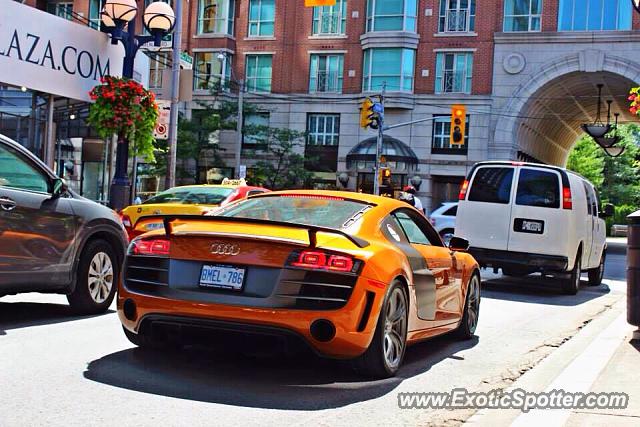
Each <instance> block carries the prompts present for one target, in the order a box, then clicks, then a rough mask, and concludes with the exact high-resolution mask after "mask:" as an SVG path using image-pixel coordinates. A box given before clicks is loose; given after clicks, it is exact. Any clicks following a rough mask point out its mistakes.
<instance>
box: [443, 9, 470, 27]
mask: <svg viewBox="0 0 640 427" xmlns="http://www.w3.org/2000/svg"><path fill="white" fill-rule="evenodd" d="M468 17H469V14H468V11H467V10H448V11H447V15H446V22H445V31H446V32H467V31H469V19H468Z"/></svg>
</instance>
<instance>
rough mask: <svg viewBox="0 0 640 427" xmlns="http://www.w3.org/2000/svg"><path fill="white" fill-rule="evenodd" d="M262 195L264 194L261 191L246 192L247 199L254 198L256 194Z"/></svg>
mask: <svg viewBox="0 0 640 427" xmlns="http://www.w3.org/2000/svg"><path fill="white" fill-rule="evenodd" d="M262 193H264V191H262V190H251V191H249V192H247V197H249V196H255V195H256V194H262Z"/></svg>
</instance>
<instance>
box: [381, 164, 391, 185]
mask: <svg viewBox="0 0 640 427" xmlns="http://www.w3.org/2000/svg"><path fill="white" fill-rule="evenodd" d="M378 182H379V183H380V185H382V186H389V187H390V186H391V169H389V168H380V176H379V177H378Z"/></svg>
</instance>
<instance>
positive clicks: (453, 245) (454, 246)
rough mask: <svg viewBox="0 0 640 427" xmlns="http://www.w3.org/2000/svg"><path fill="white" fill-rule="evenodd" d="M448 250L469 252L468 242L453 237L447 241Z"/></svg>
mask: <svg viewBox="0 0 640 427" xmlns="http://www.w3.org/2000/svg"><path fill="white" fill-rule="evenodd" d="M449 249H451V250H452V251H458V252H466V251H468V250H469V241H468V240H467V239H463V238H462V237H455V236H453V237H452V238H451V240H450V241H449Z"/></svg>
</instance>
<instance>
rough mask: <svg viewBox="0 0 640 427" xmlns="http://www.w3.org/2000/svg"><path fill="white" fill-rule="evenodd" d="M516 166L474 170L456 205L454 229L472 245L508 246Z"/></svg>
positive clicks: (505, 248) (496, 247) (485, 167)
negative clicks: (466, 188)
mask: <svg viewBox="0 0 640 427" xmlns="http://www.w3.org/2000/svg"><path fill="white" fill-rule="evenodd" d="M515 170H516V168H515V167H514V166H511V165H486V166H479V167H478V168H476V170H475V171H474V172H473V174H472V176H471V179H470V184H469V188H468V191H467V196H466V198H465V200H460V203H459V206H458V215H457V217H456V230H455V234H456V235H457V236H460V237H464V238H465V239H467V240H469V243H470V245H471V246H472V247H475V248H483V249H495V250H503V251H504V250H507V245H508V240H509V223H510V220H511V204H510V201H511V198H512V197H513V196H512V192H513V191H512V190H513V187H514V185H513V179H514V176H515Z"/></svg>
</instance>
